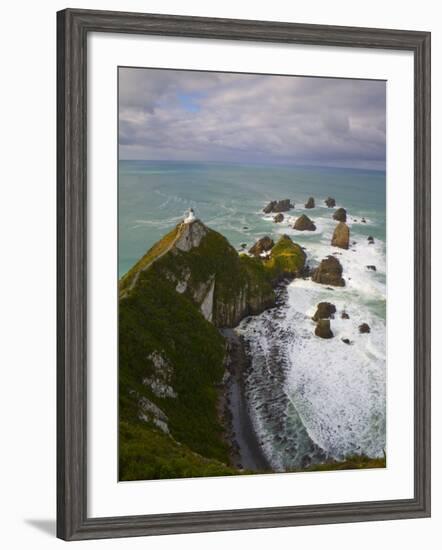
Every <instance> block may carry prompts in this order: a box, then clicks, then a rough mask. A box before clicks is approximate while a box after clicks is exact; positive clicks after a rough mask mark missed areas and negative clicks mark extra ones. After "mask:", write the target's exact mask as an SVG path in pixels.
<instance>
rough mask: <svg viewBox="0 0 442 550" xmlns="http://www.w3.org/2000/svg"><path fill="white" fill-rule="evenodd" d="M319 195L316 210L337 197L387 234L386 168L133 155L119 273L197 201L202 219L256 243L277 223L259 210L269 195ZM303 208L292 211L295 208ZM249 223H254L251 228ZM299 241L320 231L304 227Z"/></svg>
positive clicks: (122, 174) (122, 178) (371, 230)
mask: <svg viewBox="0 0 442 550" xmlns="http://www.w3.org/2000/svg"><path fill="white" fill-rule="evenodd" d="M310 195H313V196H314V197H315V198H316V199H317V204H318V206H320V208H317V209H314V210H310V211H309V212H308V214H309V216H310V217H311V218H313V219H314V218H315V216H316V217H318V216H319V217H322V216H323V215H327V216H328V215H329V212H330V211H329V210H328V209H326V208H324V206H325V205H324V203H323V202H322V200H323V199H324V198H326V197H327V196H329V195H330V196H332V197H335V199H336V201H337V206H345V208H347V209H348V211H349V212H350V213H351V214H352V215H355V216H359V217H360V216H365V217H366V218H370V219H372V220H373V222H374V223H373V224H371V225H370V227H369V226H363V225H358V228H357V231H358V233H360V234H361V235H364V234H366V235H367V236H368V235H369V234H371V235H373V237H375V238H376V237H378V238H380V239H382V240H385V173H384V172H376V171H369V170H353V169H339V168H306V167H295V166H256V165H255V166H247V165H236V164H234V165H228V164H217V163H197V162H155V161H127V160H122V161H120V164H119V276H120V277H121V276H122V275H124V273H125V272H126V271H127V270H128V269H130V267H131V266H132V265H133V264H134V263H135V262H136V261H137V260H138V259H139V258H140V257H141V256H142V255H143V254H144V253H145V252H146V251H147V250H148V248H150V247H151V246H152V245H153V244H154V243H155V242H156V241H157V240H158V239H160V238H161V237H162V236H163V235H164V234H165V233H166V232H167V231H169V230H170V229H172V227H174V225H176V224H177V223H178V221H179V220H180V219H182V217H183V214H184V212H185V210H186V209H188V208H189V207H193V208H194V209H195V211H196V213H197V215H198V216H199V217H200V218H201V220H202V221H203V222H204V223H206V224H207V225H209V226H210V227H211V228H213V229H216V230H217V231H219V232H221V233H222V234H223V235H224V236H225V237H227V238H228V239H229V241H230V242H231V244H232V245H234V246H235V247H239V246H240V245H241V243H247V245H249V244H251V243H252V242H253V241H254V240H255V239H256V238H257V237H259V236H262V235H264V234H268V233H269V232H272V231H273V230H275V231H276V230H277V229H280V228H278V227H273V226H272V225H270V224H269V222H268V221H267V220H265V219H263V217H262V216H261V215H260V212H261V210H262V208H263V206H264V205H265V203H266V201H267V202H268V201H270V200H272V199H280V198H290V199H291V200H292V201H294V202H295V206H296V207H298V206H302V205H303V204H304V203H305V201H306V200H307V198H308V197H309V196H310ZM296 211H297V210H295V211H292V212H291V213H292V214H295V213H296ZM245 228H247V229H245ZM297 237H298V241H300V242H314V241H319V239H320V238H321V237H320V235H319V234H317V235H303V234H298V235H297Z"/></svg>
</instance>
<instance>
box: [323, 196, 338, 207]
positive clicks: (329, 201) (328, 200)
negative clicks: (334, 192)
mask: <svg viewBox="0 0 442 550" xmlns="http://www.w3.org/2000/svg"><path fill="white" fill-rule="evenodd" d="M324 202H325V204H326V205H327V206H328V207H329V208H334V207H335V206H336V201H335V199H334V198H333V197H327V198H326V199H325V201H324Z"/></svg>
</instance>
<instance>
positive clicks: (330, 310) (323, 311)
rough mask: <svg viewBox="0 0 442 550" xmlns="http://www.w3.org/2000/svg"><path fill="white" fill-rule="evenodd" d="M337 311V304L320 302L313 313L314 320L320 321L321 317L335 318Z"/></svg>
mask: <svg viewBox="0 0 442 550" xmlns="http://www.w3.org/2000/svg"><path fill="white" fill-rule="evenodd" d="M335 313H336V306H335V305H334V304H330V302H320V303H319V304H318V305H317V306H316V313H315V314H314V315H313V317H312V319H313V321H319V319H334V316H335Z"/></svg>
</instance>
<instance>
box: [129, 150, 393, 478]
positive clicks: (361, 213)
mask: <svg viewBox="0 0 442 550" xmlns="http://www.w3.org/2000/svg"><path fill="white" fill-rule="evenodd" d="M309 196H313V197H314V198H315V200H316V207H315V208H314V209H311V210H307V211H306V210H305V208H304V204H305V202H306V200H307V198H308V197H309ZM328 196H331V197H334V198H335V199H336V207H340V206H342V207H344V208H345V209H346V210H347V223H348V226H349V228H350V232H351V242H352V245H351V247H350V249H349V250H340V249H336V248H333V247H331V244H330V241H331V236H332V233H333V229H334V227H335V225H336V222H335V221H334V220H333V219H332V213H333V211H334V209H329V208H327V207H326V206H325V204H324V199H325V198H326V197H328ZM285 198H288V199H290V200H291V201H292V202H293V203H294V204H295V208H294V209H293V210H291V211H290V212H288V213H284V215H285V219H284V221H283V222H282V223H280V224H275V223H274V222H273V216H272V215H265V214H263V212H262V209H263V207H264V206H265V205H266V203H267V202H269V201H270V200H279V199H285ZM189 207H193V208H194V210H195V213H196V215H197V216H198V217H199V218H200V219H201V220H202V221H203V222H204V223H205V224H206V225H208V226H209V227H211V228H212V229H215V230H217V231H219V232H220V233H222V234H223V235H224V236H225V237H227V239H228V240H229V241H230V243H231V244H232V245H233V246H235V248H237V249H238V250H242V248H241V245H246V247H247V248H249V247H250V246H251V245H252V244H253V242H254V241H255V240H256V239H257V238H259V237H261V236H263V235H270V236H272V237H273V238H274V239H277V238H278V236H279V235H281V234H283V233H287V234H288V235H290V237H291V238H292V239H293V240H294V241H295V242H298V243H299V244H301V245H302V246H303V247H305V251H306V254H307V260H308V264H309V265H310V266H311V267H315V266H316V265H318V263H319V262H320V260H321V259H322V258H324V257H326V256H327V255H329V254H336V255H337V258H338V259H339V261H340V262H341V264H342V266H343V269H344V273H343V276H344V279H345V281H346V285H345V287H343V288H334V289H330V288H328V287H325V286H324V285H318V284H316V283H314V282H312V281H311V280H302V279H295V280H294V281H293V282H292V283H290V285H288V287H287V298H286V301H285V305H284V306H283V307H282V308H280V310H278V311H273V310H269V311H266V312H264V313H263V314H261V315H258V316H255V317H253V318H247V319H245V320H244V321H243V322H242V323H241V324H240V326H239V327H238V328H237V330H238V332H239V333H240V334H241V335H242V336H243V338H244V339H245V342H246V344H247V345H248V348H249V350H250V353H251V366H250V369H249V370H248V372H247V373H246V377H245V386H246V394H247V400H248V406H249V412H250V415H251V418H252V421H253V424H254V427H255V430H256V432H257V434H258V436H259V440H260V441H261V442H262V445H263V450H264V452H265V454H266V456H267V459H268V461H269V463H271V464H272V466H273V467H274V469H275V470H285V469H287V468H297V467H299V466H302V465H305V464H307V463H308V462H309V461H315V460H316V458H315V457H316V456H317V455H316V451H313V450H312V449H314V448H315V449H317V448H320V449H321V450H322V451H323V452H324V453H325V455H326V456H327V457H329V458H333V459H341V458H343V457H345V456H346V455H349V454H355V453H364V454H367V455H369V456H382V455H383V452H384V451H385V448H386V432H385V411H386V406H385V404H386V403H385V380H386V376H385V375H386V354H385V349H386V348H385V342H386V189H385V173H384V172H378V171H368V170H356V169H338V168H317V167H315V168H313V167H298V166H257V165H254V166H249V165H233V164H230V165H228V164H217V163H199V162H198V163H197V162H185V163H184V162H147V161H120V164H119V266H118V269H119V275H120V276H122V275H124V273H125V272H126V271H127V270H128V269H130V267H131V266H132V265H133V264H134V263H135V262H136V261H137V260H138V259H139V258H140V257H141V256H142V255H143V254H144V253H145V252H146V251H147V250H148V249H149V248H150V247H151V246H152V245H153V244H154V243H155V242H156V241H158V240H159V239H160V238H161V237H163V235H164V234H165V233H167V232H168V231H169V230H170V229H172V228H173V227H174V226H175V225H176V224H177V223H178V222H179V221H180V220H182V219H183V216H184V214H185V211H186V210H187V209H188V208H189ZM302 213H306V214H307V215H308V216H309V217H310V218H311V219H312V220H313V221H314V222H315V224H316V226H317V230H316V231H315V232H299V231H296V230H294V229H293V223H294V221H295V219H296V218H297V217H298V216H299V215H301V214H302ZM363 219H365V223H364V221H363ZM369 235H371V236H373V237H374V239H375V243H374V244H372V245H370V244H369V243H368V241H367V237H368V236H369ZM369 265H370V266H375V267H376V270H375V271H374V270H372V269H369V268H368V267H367V266H369ZM321 301H330V302H332V303H333V304H335V306H336V308H337V314H336V316H335V319H332V321H331V328H332V331H333V333H334V338H332V339H330V340H323V339H321V338H318V337H316V336H315V335H314V328H315V326H314V323H313V321H312V319H311V317H312V316H313V314H314V312H315V310H316V305H317V304H318V303H319V302H321ZM343 310H345V311H346V312H347V313H348V314H349V316H350V319H348V320H343V319H341V312H342V311H343ZM363 322H366V323H368V324H369V326H370V328H371V332H370V333H369V334H360V333H359V330H358V327H359V325H360V324H361V323H363ZM343 339H344V340H349V341H350V342H351V343H350V344H345V343H343ZM275 369H276V370H275ZM275 396H278V399H275Z"/></svg>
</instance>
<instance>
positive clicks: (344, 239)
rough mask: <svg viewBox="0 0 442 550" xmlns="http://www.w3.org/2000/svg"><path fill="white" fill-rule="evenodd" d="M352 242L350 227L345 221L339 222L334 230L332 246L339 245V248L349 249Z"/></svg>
mask: <svg viewBox="0 0 442 550" xmlns="http://www.w3.org/2000/svg"><path fill="white" fill-rule="evenodd" d="M349 242H350V229H349V228H348V225H347V224H346V223H344V222H339V223H338V225H337V226H336V227H335V230H334V232H333V237H332V241H331V244H332V246H338V247H339V248H344V249H345V250H347V249H348V245H349Z"/></svg>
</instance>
